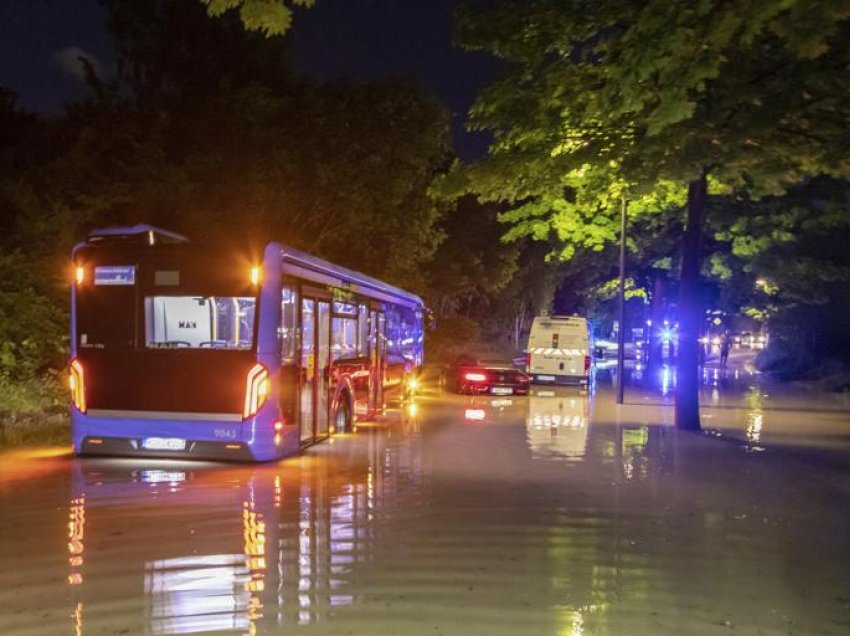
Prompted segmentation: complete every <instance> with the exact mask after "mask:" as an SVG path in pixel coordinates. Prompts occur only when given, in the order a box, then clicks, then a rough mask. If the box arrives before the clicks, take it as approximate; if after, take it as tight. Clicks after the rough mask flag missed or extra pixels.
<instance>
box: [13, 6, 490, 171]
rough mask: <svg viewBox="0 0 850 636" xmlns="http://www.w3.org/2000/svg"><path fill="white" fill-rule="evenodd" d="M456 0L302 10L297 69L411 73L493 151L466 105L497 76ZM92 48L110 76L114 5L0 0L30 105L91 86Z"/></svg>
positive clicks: (458, 130)
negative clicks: (86, 71)
mask: <svg viewBox="0 0 850 636" xmlns="http://www.w3.org/2000/svg"><path fill="white" fill-rule="evenodd" d="M454 5H455V0H317V3H316V5H315V6H314V7H313V8H312V9H309V10H298V11H297V13H296V17H295V23H294V27H293V30H292V31H291V32H290V33H288V34H287V35H286V36H285V37H288V38H291V39H292V40H293V45H294V49H293V60H292V63H293V65H294V67H295V68H296V69H297V70H299V71H301V72H303V73H304V74H305V75H308V76H310V77H313V78H315V79H318V80H330V79H335V78H340V77H346V78H353V79H376V78H381V77H387V76H394V75H413V76H415V77H416V78H417V79H418V80H419V82H420V83H421V84H422V86H423V87H425V89H426V90H427V91H428V92H430V93H432V94H434V95H436V96H438V97H439V99H440V100H441V101H442V102H443V103H444V104H445V105H446V106H447V107H448V108H449V109H450V110H451V112H452V123H453V131H454V136H455V142H456V145H457V148H458V151H459V152H460V154H461V156H462V157H464V158H472V157H476V156H479V155H481V154H482V153H483V152H484V150H485V149H486V138H485V137H483V136H482V135H471V134H469V133H466V132H464V130H463V122H464V119H465V117H466V110H467V109H468V107H469V105H470V104H471V103H472V100H473V98H474V97H475V95H476V93H477V91H478V90H479V89H480V88H481V87H482V86H483V85H484V84H486V82H487V81H489V80H490V79H492V78H493V77H494V76H495V72H496V65H495V63H494V62H493V61H492V60H490V59H488V58H487V57H486V56H484V55H481V54H473V53H468V52H465V51H461V50H459V49H457V48H455V47H453V45H452V10H453V8H454ZM80 54H85V55H86V56H87V57H89V59H91V60H93V62H94V63H95V67H96V68H97V69H98V70H99V72H101V73H102V74H103V75H105V76H108V75H109V74H110V72H111V71H112V68H113V67H114V60H113V54H112V42H111V37H110V34H109V33H108V31H107V29H106V12H105V10H104V9H103V7H102V6H101V5H100V3H99V2H98V0H0V86H5V87H7V88H10V89H11V90H12V91H14V92H15V93H17V94H18V95H19V97H20V103H21V105H22V106H23V107H25V108H27V109H29V110H35V111H39V112H56V111H58V110H59V109H61V106H62V103H63V102H65V101H67V100H69V99H79V98H81V97H83V96H84V95H85V94H86V87H85V85H84V83H83V81H82V76H81V72H80V69H79V64H78V63H77V62H76V58H77V56H78V55H80Z"/></svg>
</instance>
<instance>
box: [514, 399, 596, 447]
mask: <svg viewBox="0 0 850 636" xmlns="http://www.w3.org/2000/svg"><path fill="white" fill-rule="evenodd" d="M590 395H592V393H591V394H590ZM590 395H588V393H587V392H586V391H584V392H582V391H580V390H578V389H556V390H537V389H535V390H533V391H532V392H531V395H529V397H528V416H527V418H526V439H527V442H528V447H529V448H530V449H531V454H532V456H534V457H541V458H553V457H556V458H566V459H568V460H575V459H580V458H582V457H584V454H585V449H586V446H587V433H588V421H589V415H590V403H591V399H592V398H591V397H590Z"/></svg>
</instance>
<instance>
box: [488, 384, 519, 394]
mask: <svg viewBox="0 0 850 636" xmlns="http://www.w3.org/2000/svg"><path fill="white" fill-rule="evenodd" d="M491 392H492V393H493V395H510V394H511V393H513V392H514V390H513V389H512V388H510V387H508V386H494V387H493V388H492V389H491Z"/></svg>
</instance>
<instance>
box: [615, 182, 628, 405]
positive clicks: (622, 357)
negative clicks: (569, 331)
mask: <svg viewBox="0 0 850 636" xmlns="http://www.w3.org/2000/svg"><path fill="white" fill-rule="evenodd" d="M627 207H628V201H626V197H623V204H622V206H621V207H620V329H619V331H618V332H617V404H622V403H623V394H624V393H625V389H626V378H625V377H624V376H625V366H626V365H625V361H626V208H627Z"/></svg>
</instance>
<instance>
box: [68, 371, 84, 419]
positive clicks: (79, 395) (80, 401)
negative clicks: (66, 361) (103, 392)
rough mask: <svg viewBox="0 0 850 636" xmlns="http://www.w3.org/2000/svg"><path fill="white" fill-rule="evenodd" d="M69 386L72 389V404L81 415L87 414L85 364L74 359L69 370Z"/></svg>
mask: <svg viewBox="0 0 850 636" xmlns="http://www.w3.org/2000/svg"><path fill="white" fill-rule="evenodd" d="M68 372H69V375H68V385H69V387H70V389H71V403H72V404H73V405H74V406H76V407H77V410H78V411H79V412H80V413H85V412H86V382H85V376H84V375H83V364H82V363H81V362H80V361H79V360H77V359H76V358H74V359H73V360H71V364H70V366H69V368H68Z"/></svg>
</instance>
